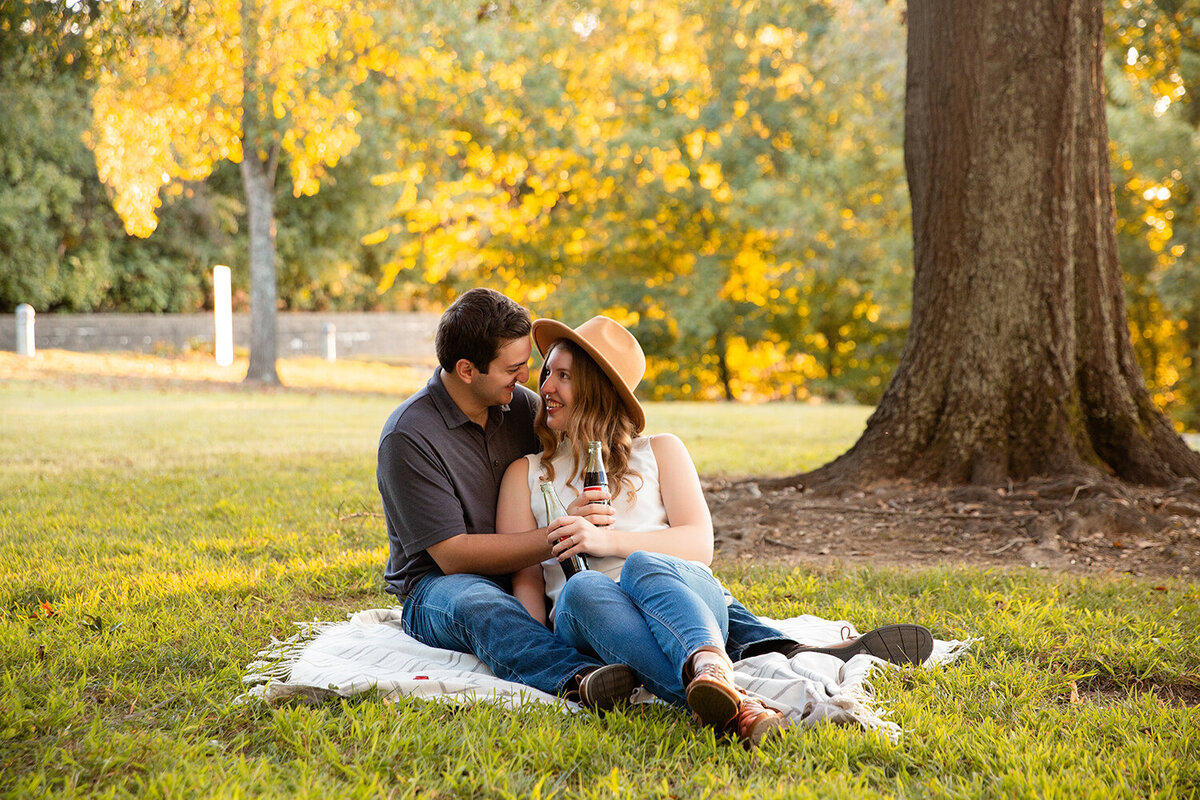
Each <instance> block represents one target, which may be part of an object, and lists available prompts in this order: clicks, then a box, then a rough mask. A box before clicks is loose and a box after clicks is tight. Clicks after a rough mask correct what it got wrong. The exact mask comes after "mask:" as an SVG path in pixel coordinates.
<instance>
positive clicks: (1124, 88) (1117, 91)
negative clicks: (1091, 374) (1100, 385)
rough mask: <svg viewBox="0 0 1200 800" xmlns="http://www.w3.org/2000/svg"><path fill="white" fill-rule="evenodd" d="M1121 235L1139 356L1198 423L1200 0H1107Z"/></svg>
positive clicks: (1179, 413) (1177, 411) (1166, 402)
mask: <svg viewBox="0 0 1200 800" xmlns="http://www.w3.org/2000/svg"><path fill="white" fill-rule="evenodd" d="M1108 11H1109V17H1108V39H1109V54H1110V65H1109V69H1108V85H1109V97H1110V104H1109V123H1110V128H1111V134H1112V138H1113V140H1114V142H1115V143H1116V144H1115V146H1114V158H1113V183H1114V185H1115V187H1116V199H1117V214H1118V222H1117V235H1118V245H1119V247H1120V258H1121V266H1122V269H1123V271H1124V273H1125V279H1126V291H1127V298H1128V304H1129V317H1130V328H1131V330H1132V333H1133V336H1134V343H1135V347H1136V352H1137V355H1138V360H1139V362H1140V363H1141V367H1142V371H1143V373H1144V374H1145V376H1146V379H1147V383H1148V385H1149V386H1150V388H1151V390H1152V392H1153V393H1154V395H1155V400H1156V401H1157V402H1158V403H1159V405H1160V406H1163V407H1165V408H1167V409H1169V410H1171V411H1172V412H1173V414H1174V416H1175V418H1176V420H1177V421H1178V422H1179V423H1181V424H1182V425H1183V426H1185V427H1188V428H1192V429H1195V428H1196V427H1198V426H1200V369H1198V368H1197V367H1200V299H1198V298H1200V276H1198V274H1197V270H1196V269H1195V264H1196V258H1197V253H1200V204H1198V203H1197V202H1196V200H1197V192H1198V191H1200V166H1198V165H1200V158H1198V155H1200V135H1198V134H1200V100H1198V99H1197V98H1198V97H1200V27H1197V21H1196V20H1197V19H1200V5H1198V4H1197V3H1195V2H1184V3H1178V2H1174V1H1173V0H1171V1H1170V2H1168V0H1121V2H1110V3H1108Z"/></svg>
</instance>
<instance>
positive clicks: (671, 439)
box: [634, 433, 684, 453]
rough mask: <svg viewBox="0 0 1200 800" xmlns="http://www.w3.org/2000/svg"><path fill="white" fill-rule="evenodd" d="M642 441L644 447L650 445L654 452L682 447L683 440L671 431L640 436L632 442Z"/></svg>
mask: <svg viewBox="0 0 1200 800" xmlns="http://www.w3.org/2000/svg"><path fill="white" fill-rule="evenodd" d="M638 441H644V442H645V444H644V445H643V446H644V447H650V448H652V449H653V450H654V452H656V453H658V452H662V451H664V450H668V449H669V450H678V449H680V448H683V446H684V445H683V440H682V439H680V438H679V437H678V436H676V435H675V434H673V433H656V434H653V435H652V436H641V437H639V438H638V439H635V440H634V442H638Z"/></svg>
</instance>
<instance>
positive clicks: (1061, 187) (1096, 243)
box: [804, 0, 1200, 486]
mask: <svg viewBox="0 0 1200 800" xmlns="http://www.w3.org/2000/svg"><path fill="white" fill-rule="evenodd" d="M1103 37H1104V30H1103V19H1102V3H1101V1H1100V0H1054V1H1053V2H1048V1H1047V0H991V2H987V3H964V2H961V1H960V0H910V3H909V6H908V77H907V100H906V112H905V123H906V130H905V162H906V167H907V171H908V182H909V191H910V193H911V197H912V208H913V265H914V278H913V311H912V321H911V324H910V328H909V334H908V339H907V341H906V343H905V349H904V352H903V354H902V356H901V361H900V364H899V366H898V367H897V370H896V373H895V375H894V376H893V377H892V380H891V383H890V384H889V385H888V388H887V390H886V391H885V392H884V395H883V397H882V399H881V401H880V403H879V406H878V408H877V409H876V411H875V413H874V414H873V415H872V416H871V418H870V420H869V421H868V424H867V428H866V431H865V432H864V433H863V435H862V437H861V438H860V439H859V441H858V443H857V444H855V446H854V447H853V448H852V449H851V450H850V451H849V452H847V453H846V454H845V455H843V456H842V457H840V458H839V459H837V460H836V461H834V462H832V463H831V464H828V465H826V466H824V467H822V468H821V469H819V470H817V471H816V472H814V473H812V474H810V475H809V476H804V479H805V480H806V482H808V483H810V485H818V486H819V485H822V484H835V485H836V484H841V483H846V482H854V483H863V482H872V481H879V480H889V479H895V478H900V477H907V478H912V479H915V480H918V481H922V482H934V483H977V484H986V485H998V484H1001V483H1004V482H1006V481H1008V480H1010V479H1015V480H1023V479H1027V478H1032V477H1035V476H1041V475H1061V474H1077V475H1080V476H1081V477H1086V478H1096V477H1101V476H1111V477H1116V478H1120V479H1123V480H1127V481H1131V482H1137V483H1145V484H1158V485H1161V484H1167V483H1171V482H1173V481H1176V480H1178V479H1180V478H1184V477H1191V478H1200V455H1197V454H1196V453H1194V452H1192V451H1191V450H1190V449H1189V448H1188V447H1187V445H1186V444H1184V442H1183V440H1182V439H1181V438H1180V437H1179V436H1178V435H1177V434H1176V433H1175V431H1174V430H1173V429H1172V427H1171V425H1170V423H1169V422H1168V421H1167V420H1166V418H1165V417H1164V416H1163V415H1162V414H1161V413H1159V412H1158V411H1157V410H1156V409H1155V407H1154V406H1153V403H1152V402H1151V400H1150V396H1149V393H1148V392H1147V390H1146V387H1145V382H1144V380H1143V377H1142V374H1141V371H1140V369H1139V368H1138V366H1137V363H1136V361H1135V359H1134V355H1133V349H1132V345H1131V342H1130V336H1129V330H1128V326H1127V324H1126V314H1125V301H1124V293H1123V285H1122V280H1121V273H1120V268H1119V266H1118V264H1117V255H1116V253H1117V248H1116V237H1115V228H1114V224H1115V217H1114V205H1113V193H1112V186H1111V184H1110V179H1109V165H1108V126H1107V122H1106V119H1105V111H1104V94H1103V92H1104V88H1103V77H1102V59H1103V56H1104V38H1103Z"/></svg>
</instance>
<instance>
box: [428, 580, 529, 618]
mask: <svg viewBox="0 0 1200 800" xmlns="http://www.w3.org/2000/svg"><path fill="white" fill-rule="evenodd" d="M438 580H440V581H443V583H442V585H441V586H439V587H438V590H439V593H440V594H442V596H443V597H445V598H447V599H446V602H445V604H444V608H445V609H446V610H447V611H448V612H449V614H450V616H451V617H452V618H454V619H456V620H459V621H467V620H477V619H479V618H480V617H481V616H485V617H486V616H487V615H492V614H495V613H496V611H497V610H498V608H502V607H503V606H505V605H508V604H509V603H510V602H513V603H515V602H517V600H516V598H515V597H513V596H512V595H511V594H509V593H508V592H506V591H504V590H503V589H502V588H500V586H498V585H496V584H495V583H493V582H492V581H489V580H488V579H486V578H481V577H480V576H478V575H467V574H460V575H446V576H444V577H441V578H439V579H438Z"/></svg>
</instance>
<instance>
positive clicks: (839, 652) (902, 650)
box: [787, 625, 933, 664]
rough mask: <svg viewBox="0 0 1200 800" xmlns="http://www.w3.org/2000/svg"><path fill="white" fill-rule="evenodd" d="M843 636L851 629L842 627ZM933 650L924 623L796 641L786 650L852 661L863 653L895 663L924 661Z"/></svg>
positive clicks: (922, 662) (789, 655) (929, 634)
mask: <svg viewBox="0 0 1200 800" xmlns="http://www.w3.org/2000/svg"><path fill="white" fill-rule="evenodd" d="M843 631H844V633H843V636H844V635H845V633H846V632H849V629H846V628H843ZM932 652H933V634H932V633H930V632H929V629H928V628H926V627H924V626H921V625H884V626H883V627H882V628H876V629H875V630H872V631H867V632H866V633H864V634H863V635H862V636H854V637H850V638H847V639H846V641H844V642H840V643H838V644H831V645H822V646H809V645H803V644H801V645H797V646H796V647H793V648H792V649H791V651H790V652H789V653H788V654H787V655H788V657H789V658H791V657H792V656H794V655H796V654H798V653H825V654H826V655H831V656H837V657H838V658H840V659H841V660H842V661H849V660H850V659H851V658H853V657H854V656H856V655H858V654H860V653H866V654H867V655H869V656H875V657H876V658H881V659H883V660H884V661H890V662H892V663H893V664H924V663H925V659H927V658H929V655H930V654H931V653H932Z"/></svg>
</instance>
